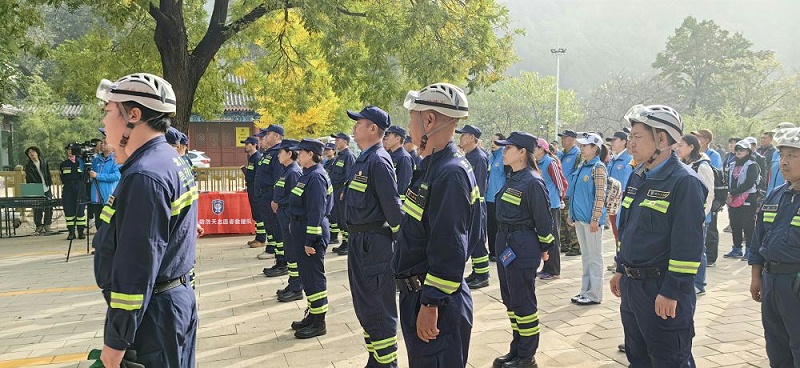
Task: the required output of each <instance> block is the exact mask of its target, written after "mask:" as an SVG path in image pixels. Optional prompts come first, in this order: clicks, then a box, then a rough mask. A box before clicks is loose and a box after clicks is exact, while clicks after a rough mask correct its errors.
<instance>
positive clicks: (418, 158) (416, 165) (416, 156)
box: [408, 150, 422, 170]
mask: <svg viewBox="0 0 800 368" xmlns="http://www.w3.org/2000/svg"><path fill="white" fill-rule="evenodd" d="M408 154H409V155H410V156H411V160H413V161H414V170H416V169H419V165H420V164H421V163H422V156H420V155H419V153H417V150H412V151H409V152H408Z"/></svg>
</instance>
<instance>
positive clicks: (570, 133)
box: [558, 129, 578, 138]
mask: <svg viewBox="0 0 800 368" xmlns="http://www.w3.org/2000/svg"><path fill="white" fill-rule="evenodd" d="M558 136H559V137H572V138H578V133H575V131H574V130H569V129H567V130H565V131H563V132H561V133H558Z"/></svg>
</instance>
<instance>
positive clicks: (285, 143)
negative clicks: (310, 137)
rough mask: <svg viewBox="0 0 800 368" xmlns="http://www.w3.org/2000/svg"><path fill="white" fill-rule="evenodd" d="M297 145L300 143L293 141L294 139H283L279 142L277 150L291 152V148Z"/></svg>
mask: <svg viewBox="0 0 800 368" xmlns="http://www.w3.org/2000/svg"><path fill="white" fill-rule="evenodd" d="M298 143H300V141H298V140H295V139H284V140H282V141H281V143H280V144H279V145H278V149H288V150H291V149H292V147H294V146H297V144H298Z"/></svg>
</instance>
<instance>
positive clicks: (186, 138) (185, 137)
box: [178, 132, 189, 146]
mask: <svg viewBox="0 0 800 368" xmlns="http://www.w3.org/2000/svg"><path fill="white" fill-rule="evenodd" d="M178 143H180V144H182V145H184V146H188V145H189V136H188V135H186V133H183V132H181V136H180V138H178Z"/></svg>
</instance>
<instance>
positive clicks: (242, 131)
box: [236, 127, 250, 147]
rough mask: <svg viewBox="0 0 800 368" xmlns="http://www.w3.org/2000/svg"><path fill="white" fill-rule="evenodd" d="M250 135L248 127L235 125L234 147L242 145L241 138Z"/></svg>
mask: <svg viewBox="0 0 800 368" xmlns="http://www.w3.org/2000/svg"><path fill="white" fill-rule="evenodd" d="M249 136H250V128H248V127H236V147H244V143H242V141H243V140H245V139H247V137H249Z"/></svg>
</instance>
